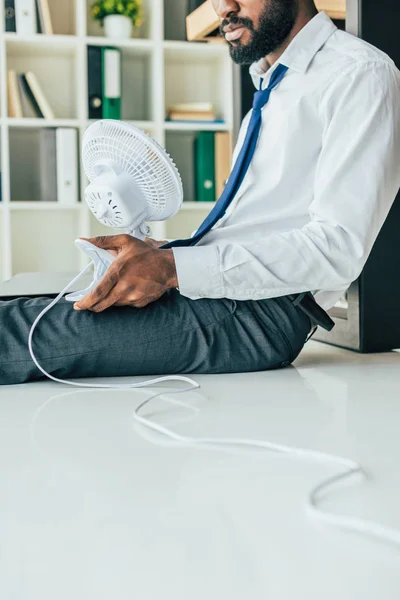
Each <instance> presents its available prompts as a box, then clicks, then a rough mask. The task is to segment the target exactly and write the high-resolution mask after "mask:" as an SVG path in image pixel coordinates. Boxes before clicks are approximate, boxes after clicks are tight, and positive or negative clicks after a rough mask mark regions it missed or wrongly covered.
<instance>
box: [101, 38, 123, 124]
mask: <svg viewBox="0 0 400 600" xmlns="http://www.w3.org/2000/svg"><path fill="white" fill-rule="evenodd" d="M102 58H103V118H104V119H117V120H119V119H120V118H121V87H122V73H121V50H119V49H118V48H112V47H103V48H102Z"/></svg>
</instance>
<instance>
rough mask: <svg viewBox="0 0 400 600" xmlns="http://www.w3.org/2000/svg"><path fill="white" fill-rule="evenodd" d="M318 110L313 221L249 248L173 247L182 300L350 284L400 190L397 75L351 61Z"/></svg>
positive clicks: (262, 295)
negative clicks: (319, 134)
mask: <svg viewBox="0 0 400 600" xmlns="http://www.w3.org/2000/svg"><path fill="white" fill-rule="evenodd" d="M320 112H321V121H322V124H323V127H324V129H323V136H322V149H321V152H320V155H319V159H318V164H317V169H316V177H315V187H314V199H313V202H312V203H311V205H310V208H309V213H310V219H311V220H310V222H309V223H308V224H307V225H306V226H305V227H303V228H301V229H294V230H291V231H287V232H284V233H277V234H273V235H269V236H266V237H262V232H260V236H259V237H258V238H257V239H255V240H254V241H249V242H248V243H240V244H239V243H231V244H227V245H226V244H224V245H221V246H218V245H210V246H208V245H204V246H197V247H191V248H174V249H173V252H174V256H175V262H176V269H177V274H178V281H179V290H180V292H181V294H183V295H185V296H187V297H189V298H196V297H202V296H205V297H209V298H219V297H227V298H232V299H236V300H259V299H263V298H270V297H276V296H283V295H288V294H294V293H300V292H303V291H313V290H319V289H322V290H334V289H346V287H348V285H350V283H351V282H352V281H354V280H355V279H357V277H358V276H359V274H360V272H361V271H362V268H363V266H364V264H365V262H366V260H367V258H368V255H369V253H370V251H371V249H372V246H373V244H374V242H375V239H376V237H377V235H378V233H379V231H380V229H381V227H382V225H383V223H384V221H385V219H386V217H387V215H388V212H389V210H390V208H391V205H392V203H393V200H394V198H395V196H396V194H397V192H398V189H399V186H400V167H399V157H400V79H399V72H398V70H397V69H396V68H395V67H394V66H391V65H389V64H386V63H384V62H383V61H380V62H379V64H377V63H375V62H373V63H371V64H370V63H366V64H362V65H360V64H357V63H354V65H353V66H352V67H351V68H350V69H349V70H348V71H346V72H343V73H342V74H341V75H339V76H338V77H337V78H336V79H335V80H333V81H332V82H331V83H330V84H329V87H328V88H327V89H326V90H323V91H322V93H321V101H320ZM304 135H307V132H306V131H305V132H304Z"/></svg>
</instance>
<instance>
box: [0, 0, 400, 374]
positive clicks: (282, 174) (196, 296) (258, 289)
mask: <svg viewBox="0 0 400 600" xmlns="http://www.w3.org/2000/svg"><path fill="white" fill-rule="evenodd" d="M213 5H214V8H215V10H216V12H217V14H218V15H219V17H220V19H221V29H222V32H223V34H224V35H225V37H226V39H227V41H228V43H229V45H230V52H231V56H232V59H233V60H234V61H236V62H238V63H247V64H250V63H253V64H252V66H251V69H250V72H251V75H252V78H253V81H254V84H255V87H256V89H257V90H259V92H258V93H257V94H256V97H255V104H254V110H253V111H252V114H251V115H250V114H249V115H248V116H247V117H246V119H245V120H244V123H243V126H242V130H241V132H240V136H239V141H238V144H237V148H236V151H235V156H234V163H235V169H234V170H236V175H235V177H236V179H235V181H234V183H235V185H236V184H237V185H236V187H238V189H234V188H235V185H232V182H231V180H230V181H229V182H228V184H227V188H228V186H229V193H228V192H227V194H225V199H224V202H225V205H224V207H223V210H222V211H220V213H221V214H217V220H216V222H215V223H213V224H212V228H211V229H210V228H208V229H209V230H207V228H206V229H205V234H204V229H202V228H201V227H200V229H199V230H198V232H202V231H203V234H201V235H199V236H198V238H196V239H195V242H193V244H192V245H190V243H191V242H190V241H189V242H186V243H183V244H179V243H178V244H176V245H175V246H174V245H173V246H172V247H168V246H167V247H166V248H163V247H160V246H161V244H160V243H157V242H154V241H152V240H147V242H141V241H139V240H136V239H134V238H130V237H129V236H125V235H122V236H112V237H108V238H97V239H96V240H92V242H93V243H94V244H96V245H97V246H99V247H101V248H105V249H109V250H112V251H114V253H115V254H116V259H115V262H114V263H113V265H112V266H111V267H110V269H109V271H108V272H107V273H106V275H105V277H104V278H103V280H102V281H101V283H100V284H99V285H98V287H97V288H96V289H95V290H94V291H93V292H92V293H91V294H89V295H88V296H87V297H86V298H85V299H84V300H82V301H81V302H79V304H77V305H75V307H74V308H75V310H74V308H73V307H72V306H71V305H69V304H68V303H67V302H60V303H59V304H58V305H57V306H56V307H55V308H53V309H52V310H51V311H50V312H49V313H48V314H46V316H45V317H44V319H43V321H42V322H41V323H40V325H39V328H38V330H37V332H36V333H35V338H34V348H35V352H36V355H37V357H38V359H39V362H40V363H41V364H42V366H43V367H44V368H45V369H46V370H47V371H48V372H50V373H52V374H53V375H54V376H57V377H61V378H69V377H84V376H118V375H148V374H159V373H164V374H171V373H221V372H225V373H227V372H239V371H255V370H263V369H272V368H278V367H282V366H287V365H288V364H290V363H291V362H292V361H293V360H294V359H295V358H296V357H297V355H298V354H299V352H300V351H301V349H302V348H303V346H304V344H305V341H306V339H307V337H308V336H309V334H310V331H312V330H313V327H314V326H315V324H316V323H318V322H320V323H324V314H325V313H323V312H322V311H321V309H319V312H320V314H319V313H318V308H319V307H318V305H320V307H323V308H324V309H328V308H329V307H331V306H333V305H334V304H335V303H336V301H337V300H338V299H339V297H340V296H341V295H342V294H343V292H344V291H345V290H346V289H347V288H348V286H349V285H350V283H351V282H352V281H354V280H355V279H357V277H358V276H359V274H360V272H361V270H362V268H363V266H364V264H365V262H366V260H367V257H368V255H369V253H370V251H371V248H372V246H373V244H374V241H375V239H376V237H377V235H378V233H379V230H380V228H381V226H382V224H383V223H384V221H385V219H386V216H387V214H388V212H389V210H390V207H391V205H392V203H393V200H394V198H395V196H396V194H397V191H398V189H399V185H400V169H399V167H398V164H399V157H400V76H399V72H398V71H397V69H396V67H395V65H394V63H393V62H392V61H391V60H390V58H389V57H387V56H386V55H385V54H383V53H382V52H380V51H379V50H377V49H376V48H373V47H372V46H370V45H369V44H367V43H365V42H362V41H361V40H358V39H357V38H355V37H353V36H350V35H349V34H347V33H344V32H341V31H339V30H337V28H336V27H335V25H334V24H333V23H332V21H331V20H330V19H329V18H328V17H327V16H326V14H325V13H320V14H318V13H317V10H316V7H315V5H314V2H313V1H312V0H213ZM245 163H246V165H245ZM239 172H241V173H242V175H243V173H244V174H245V176H244V178H243V180H241V179H240V177H239V175H237V174H238V173H239ZM231 177H232V175H231ZM229 195H230V196H231V197H230V198H228V202H227V197H229ZM220 208H221V205H220ZM220 208H218V209H214V210H217V212H218V210H220ZM214 214H215V213H214ZM305 292H308V293H309V292H311V293H312V294H313V296H314V298H315V301H314V298H313V297H312V296H311V295H310V294H307V295H305V294H304V293H305ZM317 303H318V304H317ZM47 304H48V300H47V299H45V298H41V299H35V300H26V299H19V300H15V301H12V302H7V303H2V304H1V306H0V308H1V311H2V317H3V319H2V327H1V343H2V349H3V352H2V361H1V377H0V382H1V383H3V384H4V383H18V382H23V381H28V380H31V379H36V378H39V377H40V373H39V371H38V370H37V369H36V367H35V366H34V364H33V363H32V361H31V359H30V356H29V353H28V348H27V338H28V332H29V329H30V326H31V324H32V322H33V321H34V319H35V317H36V316H37V314H38V313H39V312H40V311H41V310H42V309H43V307H44V306H46V305H47ZM321 313H322V316H321ZM313 315H315V319H314V318H313ZM310 317H311V318H310ZM319 317H320V318H321V319H320V321H318V318H319ZM325 317H326V315H325ZM325 326H327V328H329V320H328V322H327V321H326V318H325Z"/></svg>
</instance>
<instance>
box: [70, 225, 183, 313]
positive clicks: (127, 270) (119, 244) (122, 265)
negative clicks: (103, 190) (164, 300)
mask: <svg viewBox="0 0 400 600" xmlns="http://www.w3.org/2000/svg"><path fill="white" fill-rule="evenodd" d="M87 241H88V242H90V243H91V244H93V245H94V246H97V247H98V248H103V249H104V250H110V251H111V252H112V253H113V254H115V255H116V258H115V260H114V262H113V263H112V264H111V265H110V267H109V268H108V269H107V272H106V273H105V275H104V277H103V278H102V279H101V280H100V282H99V283H98V284H97V286H96V287H95V288H94V289H93V290H92V291H91V292H90V293H89V294H88V295H87V296H85V298H83V299H82V300H80V301H79V302H77V303H76V304H75V305H74V308H75V310H91V311H93V312H102V311H103V310H105V309H106V308H109V307H110V306H135V307H136V308H144V307H145V306H147V305H148V304H150V303H151V302H155V300H158V299H159V298H160V297H161V296H162V295H163V294H164V293H165V292H166V291H167V290H169V289H170V288H174V287H178V279H177V275H176V269H175V261H174V255H173V252H172V250H160V249H158V248H157V247H154V246H151V245H150V244H148V243H146V242H142V241H141V240H138V239H136V238H134V237H132V236H130V235H112V236H105V237H97V238H93V239H89V240H87ZM153 241H154V240H153ZM160 244H163V242H160Z"/></svg>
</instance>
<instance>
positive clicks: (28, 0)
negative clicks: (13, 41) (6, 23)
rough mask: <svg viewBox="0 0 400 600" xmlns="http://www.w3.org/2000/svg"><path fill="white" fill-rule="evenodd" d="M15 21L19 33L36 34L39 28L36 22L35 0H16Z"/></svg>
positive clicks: (24, 34) (25, 34)
mask: <svg viewBox="0 0 400 600" xmlns="http://www.w3.org/2000/svg"><path fill="white" fill-rule="evenodd" d="M14 3H15V22H16V30H17V33H18V35H23V36H30V35H36V33H37V31H38V28H37V22H36V4H35V0H14Z"/></svg>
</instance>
